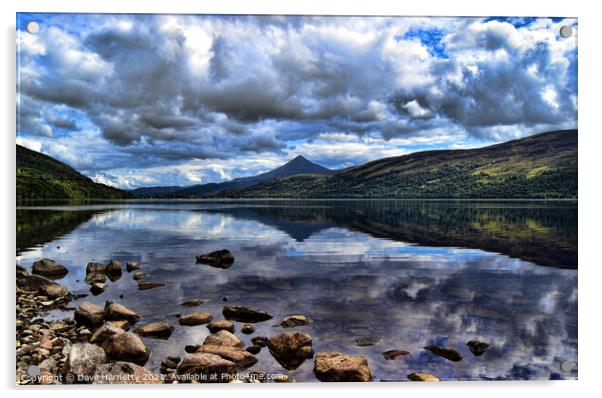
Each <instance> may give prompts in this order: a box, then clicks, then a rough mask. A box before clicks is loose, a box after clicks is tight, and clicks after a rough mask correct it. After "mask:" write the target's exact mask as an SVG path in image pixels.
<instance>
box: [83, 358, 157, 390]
mask: <svg viewBox="0 0 602 398" xmlns="http://www.w3.org/2000/svg"><path fill="white" fill-rule="evenodd" d="M161 383H162V381H161V378H160V377H158V376H157V375H156V374H154V373H153V372H151V371H150V370H148V369H146V368H143V367H142V366H138V365H136V364H134V363H131V362H121V361H118V362H113V363H108V364H106V365H100V366H97V367H96V372H94V384H161Z"/></svg>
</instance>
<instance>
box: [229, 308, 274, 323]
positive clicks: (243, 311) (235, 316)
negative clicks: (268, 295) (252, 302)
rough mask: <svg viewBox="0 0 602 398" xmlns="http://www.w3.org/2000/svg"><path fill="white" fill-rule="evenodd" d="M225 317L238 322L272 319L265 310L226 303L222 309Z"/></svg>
mask: <svg viewBox="0 0 602 398" xmlns="http://www.w3.org/2000/svg"><path fill="white" fill-rule="evenodd" d="M222 313H223V314H224V317H225V318H226V319H232V320H235V321H239V322H250V323H257V322H263V321H267V320H269V319H272V318H273V316H272V315H270V314H268V313H267V312H265V311H262V310H257V309H254V308H249V307H245V306H242V305H226V306H224V310H223V311H222Z"/></svg>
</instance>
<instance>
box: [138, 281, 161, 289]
mask: <svg viewBox="0 0 602 398" xmlns="http://www.w3.org/2000/svg"><path fill="white" fill-rule="evenodd" d="M163 286H165V283H157V282H138V290H149V289H156V288H158V287H163Z"/></svg>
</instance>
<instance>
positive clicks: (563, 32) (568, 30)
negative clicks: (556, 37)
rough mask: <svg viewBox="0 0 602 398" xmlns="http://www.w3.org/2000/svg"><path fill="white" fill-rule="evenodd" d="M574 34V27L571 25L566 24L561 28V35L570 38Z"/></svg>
mask: <svg viewBox="0 0 602 398" xmlns="http://www.w3.org/2000/svg"><path fill="white" fill-rule="evenodd" d="M572 35H573V28H571V27H570V26H569V25H564V26H563V27H561V28H560V36H561V37H563V38H565V39H568V38H569V37H571V36H572Z"/></svg>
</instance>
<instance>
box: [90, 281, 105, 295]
mask: <svg viewBox="0 0 602 398" xmlns="http://www.w3.org/2000/svg"><path fill="white" fill-rule="evenodd" d="M106 288H107V285H106V283H100V282H96V283H93V284H92V286H91V287H90V291H91V292H92V294H93V295H95V296H97V295H99V294H100V293H102V292H104V291H105V290H106Z"/></svg>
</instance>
